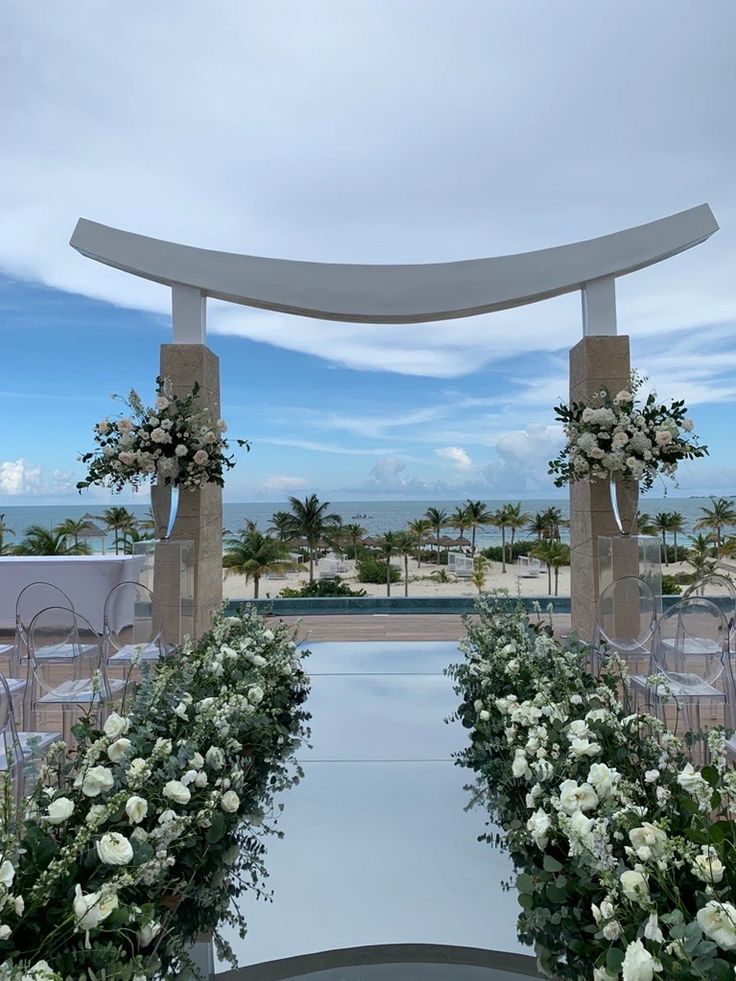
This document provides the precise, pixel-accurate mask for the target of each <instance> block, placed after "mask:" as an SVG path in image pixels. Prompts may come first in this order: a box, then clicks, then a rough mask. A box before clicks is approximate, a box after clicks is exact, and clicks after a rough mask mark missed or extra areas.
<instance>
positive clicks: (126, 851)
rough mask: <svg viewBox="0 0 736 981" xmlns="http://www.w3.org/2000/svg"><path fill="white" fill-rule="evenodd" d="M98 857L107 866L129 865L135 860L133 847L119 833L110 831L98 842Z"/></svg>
mask: <svg viewBox="0 0 736 981" xmlns="http://www.w3.org/2000/svg"><path fill="white" fill-rule="evenodd" d="M97 855H98V857H99V859H100V861H101V862H104V863H105V865H127V864H128V863H129V862H131V861H132V860H133V846H132V845H131V843H130V842H129V841H128V839H127V838H126V837H125V835H121V834H120V833H119V832H117V831H108V833H107V834H104V835H103V836H102V837H101V838H100V840H99V841H98V842H97Z"/></svg>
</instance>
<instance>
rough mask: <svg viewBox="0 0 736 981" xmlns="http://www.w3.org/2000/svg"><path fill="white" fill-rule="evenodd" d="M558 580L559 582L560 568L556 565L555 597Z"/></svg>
mask: <svg viewBox="0 0 736 981" xmlns="http://www.w3.org/2000/svg"><path fill="white" fill-rule="evenodd" d="M559 580H560V567H559V566H558V565H556V566H555V596H557V589H558V586H559Z"/></svg>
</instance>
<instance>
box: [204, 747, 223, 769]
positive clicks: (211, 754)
mask: <svg viewBox="0 0 736 981" xmlns="http://www.w3.org/2000/svg"><path fill="white" fill-rule="evenodd" d="M204 755H205V759H206V761H207V765H208V766H211V767H212V769H213V770H221V769H222V768H223V766H224V765H225V754H224V753H223V751H222V750H221V749H220V748H219V746H210V748H209V749H208V750H207V752H206V753H205V754H204Z"/></svg>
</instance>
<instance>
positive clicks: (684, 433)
mask: <svg viewBox="0 0 736 981" xmlns="http://www.w3.org/2000/svg"><path fill="white" fill-rule="evenodd" d="M645 380H646V379H644V378H642V377H641V376H640V375H638V374H636V372H634V373H633V374H632V376H631V385H630V387H629V388H628V389H626V390H624V391H621V392H618V394H616V395H613V396H612V395H611V394H610V392H608V391H607V390H606V389H602V390H601V391H600V392H596V393H595V394H594V395H593V396H592V397H590V398H588V399H585V400H583V401H582V402H573V403H572V404H571V405H567V404H566V403H564V402H563V403H561V404H560V405H557V406H555V410H554V411H555V416H556V418H557V419H558V420H559V421H560V422H561V423H562V425H563V427H564V431H565V437H566V442H565V446H564V447H563V449H562V452H561V453H560V454H559V456H557V457H556V458H555V459H554V460H550V463H549V473H550V474H551V475H553V476H554V477H555V486H556V487H563V486H564V485H565V484H570V483H572V482H573V481H575V480H592V479H597V478H600V479H604V480H609V479H615V478H617V477H621V478H623V479H625V480H634V481H641V483H642V484H643V486H644V488H645V490H649V489H650V488H651V487H652V484H653V483H654V480H655V478H656V477H657V475H658V474H661V475H662V476H664V477H671V478H674V476H675V473H676V471H677V467H678V465H679V464H680V463H681V462H682V461H683V460H693V459H695V458H697V457H703V456H707V455H708V447H707V446H701V445H700V444H699V442H698V438H697V436H695V435H693V434H692V430H693V423H692V420H691V419H689V418H688V417H687V408H686V406H685V403H684V402H682V401H675V402H672V403H671V404H670V405H666V404H665V403H662V402H658V401H657V396H656V394H655V393H654V392H651V393H650V394H649V395H647V397H646V398H645V399H643V400H641V399H639V398H637V396H638V393H639V392H640V390H641V388H642V385H643V384H644V382H645Z"/></svg>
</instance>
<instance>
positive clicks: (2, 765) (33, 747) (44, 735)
mask: <svg viewBox="0 0 736 981" xmlns="http://www.w3.org/2000/svg"><path fill="white" fill-rule="evenodd" d="M61 738H62V737H61V733H60V732H19V733H18V739H19V741H20V749H21V752H22V753H23V759H24V760H30V759H32V758H33V757H34V756H35V757H38V756H44V755H45V754H46V750H47V749H48V748H49V746H51V745H52V743H56V742H58V741H59V740H60V739H61ZM7 769H8V758H7V756H6V755H5V749H4V748H2V749H0V771H1V770H7Z"/></svg>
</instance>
